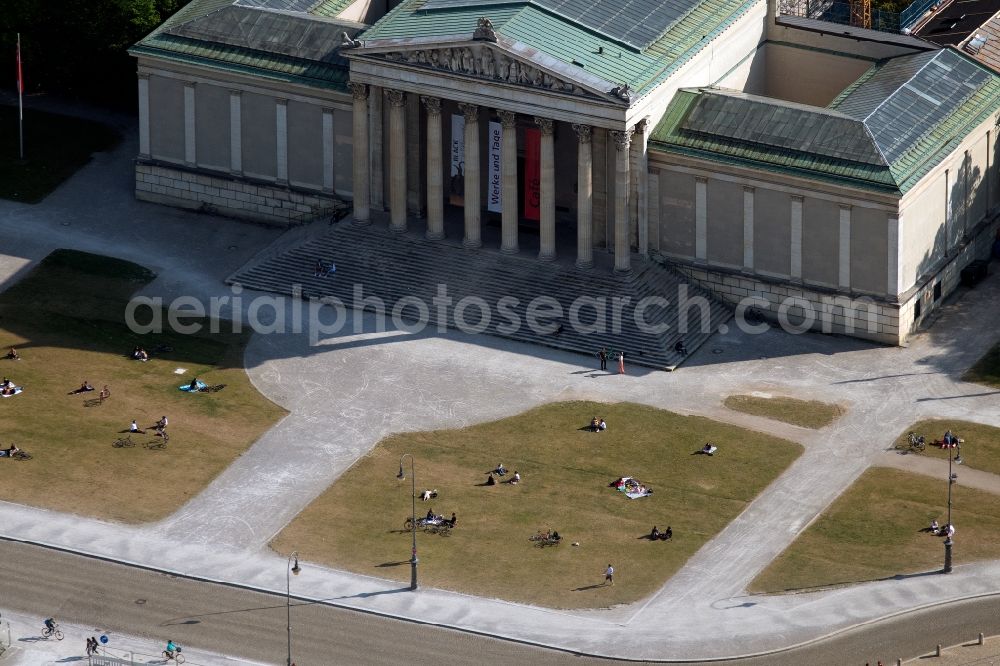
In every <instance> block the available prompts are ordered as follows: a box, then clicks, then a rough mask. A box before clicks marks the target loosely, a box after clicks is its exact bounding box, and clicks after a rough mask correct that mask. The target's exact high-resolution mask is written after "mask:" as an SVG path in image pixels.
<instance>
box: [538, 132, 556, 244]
mask: <svg viewBox="0 0 1000 666" xmlns="http://www.w3.org/2000/svg"><path fill="white" fill-rule="evenodd" d="M535 124H536V125H538V127H539V128H540V129H541V130H542V145H541V149H540V151H539V152H540V157H541V182H540V183H539V190H540V191H539V197H538V199H539V202H538V207H539V213H540V215H539V217H540V218H541V219H540V220H539V236H540V238H539V240H540V244H539V248H538V258H539V259H541V260H542V261H552V260H553V259H555V258H556V164H555V162H556V151H555V146H554V139H553V136H552V134H553V130H554V126H555V123H554V122H553V121H552V119H551V118H535Z"/></svg>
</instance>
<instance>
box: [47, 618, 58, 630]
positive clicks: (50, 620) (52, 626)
mask: <svg viewBox="0 0 1000 666" xmlns="http://www.w3.org/2000/svg"><path fill="white" fill-rule="evenodd" d="M45 628H46V629H48V630H49V631H55V628H56V620H55V618H53V617H50V618H48V619H47V620H45Z"/></svg>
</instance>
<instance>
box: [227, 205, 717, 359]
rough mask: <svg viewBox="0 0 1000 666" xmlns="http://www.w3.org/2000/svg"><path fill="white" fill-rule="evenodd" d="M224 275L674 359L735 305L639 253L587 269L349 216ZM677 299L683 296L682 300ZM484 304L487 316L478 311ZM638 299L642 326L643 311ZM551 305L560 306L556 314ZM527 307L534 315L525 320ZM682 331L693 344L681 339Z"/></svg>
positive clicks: (439, 321) (405, 312)
mask: <svg viewBox="0 0 1000 666" xmlns="http://www.w3.org/2000/svg"><path fill="white" fill-rule="evenodd" d="M290 233H295V232H290ZM317 261H322V262H327V263H329V262H333V263H334V264H335V266H336V271H335V272H333V273H332V274H330V275H326V276H323V277H317V276H316V275H315V267H316V264H317ZM226 281H227V283H229V284H240V285H242V286H243V287H244V288H248V289H256V290H259V291H267V292H274V293H280V294H286V295H297V294H300V295H301V296H302V297H303V298H323V297H332V298H335V299H338V300H339V301H340V302H342V303H343V304H344V305H345V306H346V307H348V308H351V307H361V308H362V309H366V310H376V309H377V304H378V302H379V301H380V302H381V303H382V304H384V307H385V312H386V316H387V317H389V316H391V314H392V312H393V308H394V307H396V306H397V305H398V307H399V308H401V309H400V310H399V311H400V313H401V318H403V319H405V320H407V321H410V322H413V321H415V320H417V319H418V317H419V316H422V315H423V313H424V312H426V314H427V315H429V319H428V321H427V322H426V323H427V325H428V326H430V327H437V326H439V325H443V326H446V327H448V328H454V329H458V330H466V331H468V330H470V327H477V328H476V329H475V330H477V331H478V328H482V331H481V332H482V333H485V334H489V335H495V336H499V337H503V338H508V339H513V340H518V341H523V342H528V343H533V344H539V345H544V346H546V347H553V348H556V349H563V350H568V351H573V352H580V353H583V354H587V355H590V356H594V355H595V354H596V353H597V350H599V349H601V348H607V349H609V350H612V351H623V352H624V353H625V360H626V364H627V365H631V364H637V365H643V366H648V367H654V368H661V369H667V370H672V369H674V368H676V367H677V366H678V365H680V364H681V363H682V362H683V361H684V359H685V358H686V357H687V356H688V355H690V354H691V353H693V352H694V351H695V350H696V349H697V348H698V347H699V346H701V345H702V344H703V343H704V342H705V341H706V340H707V339H708V338H709V337H710V336H711V335H712V333H714V332H715V331H717V330H718V329H719V327H720V326H721V325H722V324H724V323H725V322H726V321H727V320H728V319H729V318H730V317H731V316H732V310H731V308H730V307H729V306H728V305H726V304H724V303H723V302H722V301H720V300H719V299H718V298H716V297H715V296H713V295H712V294H711V293H710V292H709V291H707V290H705V289H703V288H701V287H699V286H697V285H696V284H693V283H691V282H688V281H687V280H686V278H685V277H684V276H682V275H681V274H680V273H678V272H676V271H673V270H671V269H670V268H668V267H664V266H662V265H659V264H657V263H655V262H651V261H643V260H641V259H640V258H633V270H632V272H631V273H628V274H625V275H620V274H616V273H613V272H611V271H609V270H606V269H604V268H595V269H592V270H580V269H577V268H576V267H574V266H572V265H569V264H564V263H558V262H542V261H538V260H537V259H535V258H533V257H526V256H520V255H506V254H502V253H500V252H498V251H495V250H489V249H477V250H469V249H466V248H463V247H461V246H460V245H458V244H457V243H455V242H450V241H430V240H426V239H425V238H423V237H421V236H418V235H416V234H396V233H393V232H391V231H389V230H388V229H386V228H385V227H382V226H379V225H369V226H365V227H360V226H355V225H353V224H349V223H341V224H337V225H335V226H332V227H330V229H329V231H328V232H326V233H322V234H319V235H313V236H310V237H301V240H300V239H299V238H295V239H291V240H290V239H289V238H285V237H283V238H281V239H278V241H276V242H275V244H274V246H272V248H270V249H268V250H265V251H264V252H261V253H259V254H258V255H257V256H256V257H255V258H254V259H252V260H251V261H250V262H249V263H248V264H247V265H245V266H243V267H242V268H241V269H239V270H238V271H236V272H235V273H234V274H233V275H231V276H230V277H229V278H228V279H227V280H226ZM359 290H360V292H359ZM442 290H443V294H444V295H446V296H447V298H449V299H450V305H449V306H447V307H445V308H440V307H439V306H438V303H439V300H435V299H436V298H439V297H440V296H441V294H442ZM359 296H360V298H361V299H367V300H366V302H362V300H359ZM375 299H378V301H376V300H375ZM401 299H405V301H404V300H401ZM681 300H684V301H685V302H686V303H687V304H688V305H687V307H681V305H680V301H681ZM418 302H419V303H422V304H423V307H421V306H418V305H416V303H418ZM483 304H485V307H486V308H487V309H488V311H489V317H488V320H487V319H486V318H484V317H483V316H482V313H481V309H482V307H483ZM404 305H405V307H403V306H404ZM637 308H639V309H640V313H639V314H640V315H641V318H642V324H643V325H642V326H640V325H639V322H637V321H636V310H637ZM598 309H600V311H601V315H602V316H600V317H598V314H597V310H598ZM554 311H556V312H561V315H560V316H558V317H553V316H551V315H550V313H552V312H554ZM531 313H534V318H533V319H532V320H531V321H534V322H536V325H535V326H531V325H529V323H528V322H529V314H531ZM456 315H457V316H456ZM680 341H682V342H683V347H684V348H685V349H684V351H685V352H686V353H682V352H680V351H678V342H680ZM609 363H610V362H609ZM609 367H613V363H612V364H611V365H609Z"/></svg>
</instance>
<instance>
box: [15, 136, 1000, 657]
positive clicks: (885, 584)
mask: <svg viewBox="0 0 1000 666" xmlns="http://www.w3.org/2000/svg"><path fill="white" fill-rule="evenodd" d="M123 122H124V121H123ZM125 131H126V140H125V141H124V143H123V144H122V145H121V146H119V147H118V148H117V149H116V150H115V151H114V152H113V153H111V154H104V155H98V156H96V158H95V159H94V161H93V162H92V163H91V164H89V165H88V166H86V167H85V168H84V169H83V170H81V171H80V172H79V173H78V174H77V175H76V176H74V177H73V178H72V179H71V180H70V181H68V182H67V183H66V184H65V185H64V186H63V187H61V188H60V189H59V190H57V191H56V192H55V193H54V194H52V195H51V196H50V197H49V198H48V199H46V200H45V201H44V202H43V203H41V204H38V205H36V206H27V205H21V204H15V203H11V202H0V237H2V238H3V242H2V243H0V254H2V256H0V285H2V286H3V287H6V286H8V285H9V284H10V283H11V281H13V280H16V279H17V278H18V276H19V275H21V274H22V273H23V271H24V270H25V269H26V268H27V267H29V266H30V265H31V263H32V262H34V261H37V260H38V259H40V258H42V257H44V256H45V255H46V254H48V253H49V252H50V251H51V250H53V249H56V248H61V247H69V248H75V249H80V250H86V251H91V252H97V253H102V254H108V255H113V256H116V257H120V258H123V259H128V260H131V261H135V262H138V263H140V264H143V265H145V266H148V267H150V268H152V269H153V270H154V271H156V272H157V273H158V275H159V277H158V278H157V279H156V280H155V281H154V282H153V283H151V284H150V285H149V286H148V287H147V288H146V290H145V292H144V293H145V294H147V295H156V296H162V297H164V298H165V299H171V298H174V297H176V296H180V295H193V296H196V297H198V298H201V299H207V298H208V297H211V296H219V295H231V292H230V290H229V288H228V287H226V286H225V285H224V284H223V280H224V279H225V278H226V277H227V276H228V275H230V274H231V273H232V272H233V271H235V270H236V269H237V268H239V267H240V266H241V265H243V264H244V263H245V262H246V261H248V260H250V259H251V258H252V257H253V256H254V255H255V254H257V253H258V252H260V251H262V250H264V249H265V248H267V246H268V245H269V244H270V243H272V242H274V241H276V240H277V239H278V237H279V235H280V232H278V231H275V230H272V229H267V228H264V227H260V226H254V225H249V224H241V223H238V222H234V221H230V220H225V219H221V218H217V217H213V216H208V215H201V214H197V213H190V212H184V211H179V210H176V209H172V208H166V207H159V206H155V205H151V204H143V203H139V202H136V201H135V200H134V199H133V197H132V193H131V186H132V180H131V179H132V171H131V168H130V157H131V156H132V155H134V154H135V153H136V146H135V144H134V140H133V137H134V136H135V131H134V130H131V129H130V128H128V127H127V126H126V127H125ZM243 296H244V307H245V306H246V304H247V303H248V302H249V301H250V300H251V298H252V297H253V296H255V294H252V293H247V292H245V293H244V294H243ZM998 298H1000V280H998V278H997V277H995V276H994V277H991V278H990V279H988V280H987V281H986V282H985V283H983V284H982V285H980V286H978V287H977V288H976V289H975V290H972V291H969V292H967V293H964V294H962V295H961V297H960V298H959V299H958V300H957V301H956V302H954V303H952V304H950V305H948V306H947V307H945V308H944V309H943V312H942V313H941V315H940V316H939V318H938V321H937V322H936V323H935V324H934V325H933V327H932V328H931V329H930V330H929V331H928V332H925V333H921V334H918V335H916V336H914V337H913V338H912V340H911V342H910V344H909V346H908V347H905V348H887V347H879V346H874V345H870V344H867V343H864V342H861V341H858V340H853V339H847V338H842V337H834V336H823V335H818V334H808V335H798V336H795V335H789V334H786V333H783V332H780V331H776V330H774V329H772V330H770V331H768V332H767V333H765V334H762V335H756V336H754V335H747V334H744V333H742V332H739V331H738V330H734V331H730V332H729V333H727V334H725V335H721V334H720V335H716V336H715V337H713V338H712V339H710V340H709V341H708V343H707V344H706V345H705V346H703V347H702V348H701V349H700V350H699V351H698V352H697V353H696V354H694V355H693V356H692V358H691V359H689V361H688V362H687V363H686V364H685V365H684V366H683V367H682V368H681V369H680V370H679V371H677V372H673V373H666V372H658V371H648V370H644V369H636V370H635V371H634V372H633V373H630V374H627V375H625V376H619V375H617V374H609V373H602V372H600V371H596V370H595V369H594V368H595V367H596V358H595V359H590V358H587V357H584V356H580V355H574V354H569V353H562V352H558V351H554V350H551V349H545V348H541V347H534V346H527V345H522V344H519V343H514V342H508V341H505V340H501V339H497V338H489V337H481V336H474V335H465V334H461V333H457V332H448V333H445V334H437V333H429V332H425V333H424V334H419V335H411V334H407V333H405V332H401V331H393V330H388V331H386V332H381V333H379V332H375V331H374V330H373V326H371V322H367V323H368V326H367V328H366V329H365V332H362V333H355V330H354V325H353V324H354V320H353V317H356V316H360V315H356V314H354V315H349V316H350V317H352V319H351V320H350V323H349V324H348V326H346V327H345V328H344V330H343V332H342V333H339V334H335V335H332V336H328V337H324V338H322V339H320V340H319V342H318V344H315V345H313V344H311V343H310V340H309V336H308V334H307V333H306V332H302V333H291V332H288V333H279V334H272V335H257V336H255V337H254V339H253V340H252V342H251V344H250V346H249V348H248V350H247V353H246V366H247V372H248V373H249V375H250V378H251V380H252V381H253V382H254V384H255V385H256V386H257V387H258V389H259V390H260V391H261V392H262V393H263V394H264V395H266V396H267V397H269V398H270V399H272V400H274V401H275V402H277V403H278V404H280V405H282V406H283V407H285V408H286V409H288V410H289V412H290V414H289V415H288V416H287V417H286V418H285V419H284V420H283V421H281V422H280V423H279V424H278V425H277V426H276V427H274V428H273V429H272V430H271V431H270V432H268V433H267V434H266V435H265V436H264V437H262V438H261V439H260V440H259V441H258V442H256V443H255V444H254V445H253V446H252V447H251V448H250V450H249V451H248V452H247V453H246V454H245V455H243V456H242V457H240V458H239V459H238V460H237V461H236V462H235V463H234V464H233V465H232V466H231V467H229V468H228V469H227V470H226V471H225V472H224V473H223V474H222V475H220V476H219V477H218V478H217V479H215V481H213V482H212V483H211V484H210V485H209V486H208V487H207V488H206V489H205V490H204V491H203V492H202V493H201V494H200V495H198V496H197V497H195V498H194V499H192V500H191V501H190V502H189V503H188V504H187V505H186V506H185V507H183V508H182V509H181V510H180V511H178V512H177V513H176V514H174V515H173V516H170V517H169V518H167V519H166V520H164V521H162V522H161V523H159V524H154V525H147V526H141V527H131V526H123V525H117V524H109V523H102V522H99V521H96V520H91V519H86V518H80V517H77V516H71V515H64V514H56V513H53V512H49V511H44V510H40V509H34V508H30V507H24V506H18V505H14V504H8V503H0V525H2V527H0V534H2V535H3V536H4V537H6V538H10V539H16V540H25V541H30V542H35V543H40V544H46V545H51V546H54V547H58V548H63V549H68V550H73V551H79V552H82V553H87V554H90V555H94V556H98V557H103V558H108V559H112V560H116V561H123V562H129V563H135V564H139V565H143V566H146V567H151V568H155V569H160V570H165V571H172V572H177V573H181V574H185V575H188V576H192V577H197V578H204V579H210V580H217V581H223V582H229V583H234V584H239V585H245V586H251V587H255V588H260V589H264V590H273V591H281V592H282V593H283V592H284V585H282V583H284V582H285V564H284V558H283V557H280V556H278V555H276V554H274V553H273V552H271V551H270V550H269V549H268V546H267V544H268V542H269V541H270V540H271V539H272V538H273V537H274V535H275V534H277V533H278V532H279V531H280V530H281V529H282V528H283V527H284V526H285V525H286V524H288V522H289V521H291V520H292V519H293V518H294V516H295V515H296V514H297V513H298V512H300V511H301V510H302V509H303V508H305V507H306V506H307V505H308V504H309V503H310V502H311V501H312V500H313V499H314V498H316V497H317V496H318V495H319V494H320V493H321V492H323V491H324V490H325V489H326V488H327V487H328V486H329V485H330V484H331V483H332V482H333V481H335V480H336V479H337V477H338V476H339V475H340V474H341V473H342V472H344V471H345V470H346V469H347V468H348V467H349V466H350V465H351V464H352V463H353V462H354V461H355V460H357V458H358V457H359V456H362V455H364V454H365V453H366V452H368V451H369V450H371V448H372V447H373V446H374V445H375V444H376V443H377V442H378V441H379V440H380V439H382V438H383V437H384V436H386V435H388V434H390V433H394V432H401V431H408V430H427V429H434V428H454V427H461V426H465V425H469V424H472V423H477V422H484V421H490V420H494V419H497V418H500V417H504V416H508V415H511V414H516V413H518V412H521V411H523V410H525V409H528V408H531V407H534V406H537V405H540V404H543V403H547V402H553V401H558V400H593V401H608V402H613V401H623V400H627V401H633V402H638V403H643V404H648V405H651V406H654V407H659V408H663V409H668V410H671V411H675V412H678V413H682V414H698V415H703V416H707V417H710V418H713V419H717V420H720V421H726V422H730V423H734V424H737V425H741V426H745V427H749V428H753V429H756V430H760V431H764V432H768V433H773V434H774V435H775V436H780V437H785V438H788V439H792V440H795V441H798V442H800V443H801V444H803V445H804V447H805V453H804V454H803V455H802V456H801V457H800V458H799V459H798V460H797V461H796V462H795V463H794V464H793V465H792V466H791V467H790V468H789V469H788V470H786V472H785V473H784V474H783V475H781V476H780V477H779V478H778V479H777V480H776V481H775V482H774V483H773V484H771V486H769V487H768V488H767V489H766V490H765V491H764V492H763V493H762V494H761V495H760V496H759V497H758V498H757V499H756V500H755V501H754V502H753V503H752V504H751V505H750V506H749V507H748V508H747V510H746V511H745V512H744V513H743V514H742V515H740V516H739V517H738V518H737V519H736V520H734V521H733V522H732V523H731V524H730V525H729V526H727V527H726V528H725V529H724V530H723V531H722V532H721V533H719V534H718V535H717V536H716V537H715V538H714V539H713V540H711V541H710V542H709V543H708V544H706V545H705V547H704V548H703V549H702V550H701V551H700V552H699V553H698V554H697V555H696V556H695V557H694V558H692V559H691V561H690V562H688V563H687V565H685V566H684V567H683V568H682V570H681V571H680V572H679V573H678V574H677V575H676V576H674V577H673V578H672V579H671V580H670V581H669V582H668V583H667V584H666V585H665V586H664V587H663V588H661V589H660V590H659V591H658V592H657V593H656V594H654V595H653V596H652V597H650V598H648V599H647V600H645V601H644V602H641V603H638V604H634V605H629V606H624V607H617V608H612V609H605V610H588V611H572V612H570V611H557V610H551V609H543V608H531V607H524V606H520V605H516V604H511V603H508V602H503V601H497V600H490V599H480V598H475V597H470V596H466V595H462V594H457V593H450V592H443V591H438V590H432V589H421V590H420V591H419V592H417V593H410V592H408V591H405V590H400V589H398V584H396V583H394V582H390V581H384V580H380V579H376V578H370V577H366V576H362V575H358V574H351V573H346V572H341V571H333V570H326V569H322V568H320V567H316V566H314V565H310V566H309V571H308V575H303V576H301V577H299V578H298V579H296V580H295V581H294V585H293V587H292V592H293V594H296V595H298V596H300V597H302V598H308V599H314V600H321V601H323V602H326V603H332V604H337V605H342V606H346V607H353V608H358V609H363V610H367V611H372V612H375V613H379V614H384V615H390V616H399V617H405V618H409V619H413V620H418V621H421V622H428V623H433V624H439V625H445V626H451V627H456V628H460V629H467V630H470V631H475V632H482V633H486V634H494V635H498V636H503V637H510V638H513V639H517V640H520V641H526V642H530V643H537V644H541V645H547V646H553V647H558V648H563V649H567V650H571V651H578V652H583V653H589V654H596V655H605V656H617V657H627V658H647V659H652V658H657V659H695V658H713V657H729V656H736V655H742V654H752V653H759V652H765V651H769V650H777V649H781V648H786V647H789V646H792V645H796V644H801V643H804V642H808V641H812V640H815V639H817V638H820V637H822V636H825V635H829V634H831V633H834V632H837V631H840V630H843V629H845V628H847V627H851V626H856V625H858V624H864V623H869V622H872V621H875V620H877V619H879V618H884V617H887V616H891V615H894V614H899V613H904V612H906V611H908V610H911V609H914V608H920V607H925V606H928V605H932V604H937V603H941V602H945V601H949V600H955V599H961V598H966V597H974V596H980V595H986V594H992V593H997V592H1000V582H998V581H1000V561H998V562H992V563H979V564H962V549H961V547H962V542H961V539H960V536H961V535H960V534H959V538H958V539H957V540H956V557H957V562H958V566H956V569H955V571H954V573H952V574H951V575H949V576H943V575H926V576H913V577H905V578H903V577H901V578H900V579H897V580H886V581H880V582H875V583H869V584H863V585H856V586H851V587H847V588H841V589H834V590H829V591H821V592H811V593H804V594H794V595H781V596H749V595H747V594H746V593H745V589H746V587H747V585H748V584H749V583H750V581H751V580H752V579H753V578H754V577H755V576H756V575H757V574H758V573H759V572H760V571H761V570H762V569H763V568H764V567H765V566H766V565H767V564H768V563H769V562H770V561H771V560H772V559H773V558H774V557H775V556H776V555H778V554H779V553H780V552H781V551H782V550H783V549H785V548H786V547H787V546H788V545H789V544H790V543H791V542H792V541H793V540H794V538H795V537H796V536H797V535H798V534H799V533H800V532H801V531H802V530H803V529H804V528H805V527H806V526H807V525H808V524H809V523H810V521H812V520H813V519H815V518H816V517H817V516H818V515H819V514H820V513H821V512H822V511H823V509H824V508H825V507H826V506H827V505H829V504H830V503H831V502H832V501H833V500H834V499H835V498H836V497H837V496H838V495H839V494H840V493H841V492H843V491H844V490H845V489H846V488H847V487H848V486H849V485H850V484H851V483H852V482H853V481H854V480H855V479H856V478H857V477H858V476H859V475H860V474H861V473H862V472H863V471H864V470H865V469H866V468H867V467H869V466H870V465H873V464H886V458H885V456H886V453H885V451H886V449H887V448H888V447H889V446H890V445H891V443H892V441H893V440H894V439H895V437H896V436H897V435H898V434H899V433H900V432H901V431H902V430H903V429H905V428H906V427H907V426H908V425H909V424H910V423H912V422H914V421H917V420H919V419H922V418H929V417H941V418H951V419H964V420H969V421H976V422H981V423H987V424H991V425H995V426H1000V401H998V399H997V394H998V393H1000V392H998V391H993V390H990V389H988V388H986V387H983V386H981V385H975V384H967V383H963V382H962V381H960V379H959V376H960V375H961V373H962V371H963V370H964V369H965V368H966V367H968V365H969V364H971V363H972V362H973V361H974V360H976V359H977V358H978V357H979V356H980V355H981V354H982V353H983V352H984V351H985V350H986V349H988V348H989V346H990V345H991V344H992V343H993V342H995V339H996V337H997V335H998V332H1000V313H998V310H997V308H996V303H997V302H998ZM286 306H287V304H286ZM288 307H290V306H288ZM288 314H289V316H291V313H290V312H289V313H288ZM750 392H759V393H763V394H775V395H784V396H793V397H796V398H802V399H809V400H821V401H824V402H838V403H841V404H843V405H845V406H846V407H847V408H848V411H847V413H846V415H845V416H844V417H842V418H841V419H839V420H838V421H836V422H835V423H834V424H833V425H832V426H830V427H827V428H825V429H823V430H821V431H813V430H806V429H802V428H797V427H794V426H790V425H785V424H782V423H777V422H774V421H770V420H767V419H762V418H757V417H753V416H749V415H745V414H740V413H737V412H733V411H730V410H727V409H725V408H723V407H722V404H721V403H722V400H723V399H724V398H725V397H726V396H727V395H730V394H733V393H750ZM610 425H611V427H613V426H614V424H610ZM968 449H969V450H968V451H965V450H963V455H966V456H967V457H970V458H971V457H974V456H975V449H974V446H970V447H968ZM911 458H915V457H908V458H901V457H899V456H895V459H894V460H890V461H888V462H889V463H890V464H899V465H901V466H903V467H904V468H910V466H909V460H910V459H911ZM920 460H921V462H920V463H919V464H917V465H914V466H913V467H912V471H915V472H918V473H926V474H932V475H940V477H941V480H942V488H943V487H944V485H945V484H944V479H945V474H946V473H945V472H944V471H943V469H939V467H938V465H937V464H936V463H937V462H938V461H930V460H924V459H920ZM417 464H418V469H417V473H418V476H419V461H418V463H417ZM945 467H946V464H945ZM973 477H974V480H973V481H970V484H971V485H972V486H974V487H981V488H985V489H994V490H995V489H996V488H997V480H996V479H995V478H994V477H992V475H988V474H984V473H980V474H977V475H973V476H972V477H970V480H971V479H972V478H973ZM963 482H965V477H964V476H963V479H962V480H960V483H963ZM418 483H419V481H418ZM262 507H266V510H261V508H262ZM330 529H331V530H332V529H336V526H331V527H330ZM583 547H592V548H600V547H602V546H601V545H599V544H592V545H591V544H584V546H583ZM404 554H405V553H404ZM597 574H599V572H595V578H596V577H597ZM618 574H619V576H616V579H618V580H619V582H618V584H627V581H628V572H627V571H619V572H618ZM590 582H593V581H591V580H582V581H581V584H586V583H590ZM706 628H710V630H706Z"/></svg>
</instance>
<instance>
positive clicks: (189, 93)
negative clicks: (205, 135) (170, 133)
mask: <svg viewBox="0 0 1000 666" xmlns="http://www.w3.org/2000/svg"><path fill="white" fill-rule="evenodd" d="M196 143H197V135H196V134H195V125H194V84H193V83H186V84H184V161H185V162H186V163H187V164H189V165H191V166H194V165H195V164H196V163H197V160H198V156H197V155H196V153H195V145H196Z"/></svg>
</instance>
